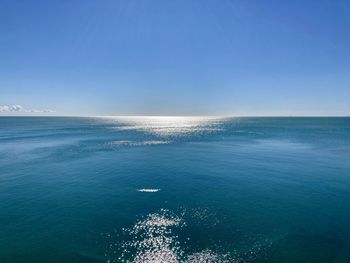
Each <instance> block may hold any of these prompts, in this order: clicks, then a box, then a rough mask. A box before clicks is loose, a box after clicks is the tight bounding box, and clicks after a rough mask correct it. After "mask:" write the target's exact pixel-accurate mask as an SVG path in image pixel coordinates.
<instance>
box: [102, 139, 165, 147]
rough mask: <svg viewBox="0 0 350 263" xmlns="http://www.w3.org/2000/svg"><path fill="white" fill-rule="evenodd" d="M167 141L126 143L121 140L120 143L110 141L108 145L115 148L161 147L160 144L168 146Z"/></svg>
mask: <svg viewBox="0 0 350 263" xmlns="http://www.w3.org/2000/svg"><path fill="white" fill-rule="evenodd" d="M169 143H170V142H169V141H154V140H153V141H152V140H151V141H127V140H121V141H111V142H109V143H108V144H109V145H116V146H146V145H161V144H169Z"/></svg>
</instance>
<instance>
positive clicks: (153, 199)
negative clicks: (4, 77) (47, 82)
mask: <svg viewBox="0 0 350 263" xmlns="http://www.w3.org/2000/svg"><path fill="white" fill-rule="evenodd" d="M0 201H1V206H0V262H2V263H4V262H87V263H89V262H110V263H111V262H239V263H245V262H251V263H253V262H276V263H277V262H278V263H281V262H308V263H310V262H317V263H322V262H344V263H345V262H350V118H181V117H178V118H165V117H163V118H159V117H158V118H157V117H148V118H145V117H133V118H127V117H124V118H121V117H120V118H54V117H51V118H45V117H35V118H34V117H23V118H22V117H2V118H0Z"/></svg>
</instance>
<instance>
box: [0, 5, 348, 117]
mask: <svg viewBox="0 0 350 263" xmlns="http://www.w3.org/2000/svg"><path fill="white" fill-rule="evenodd" d="M6 105H7V106H6ZM12 105H21V106H22V107H23V109H26V110H23V111H22V110H21V109H22V108H20V109H19V110H16V109H18V108H13V107H14V106H12ZM11 107H12V108H11ZM1 109H2V112H0V114H3V115H4V114H12V113H13V112H14V114H19V113H20V112H22V113H25V114H31V112H33V111H34V110H32V109H37V112H36V113H35V114H38V113H40V112H41V111H42V109H52V110H54V111H56V112H55V114H56V115H350V1H348V0H339V1H336V0H335V1H330V0H327V1H324V0H309V1H307V0H303V1H298V0H290V1H261V0H256V1H253V0H242V1H235V0H231V1H229V0H210V1H207V0H176V1H175V0H95V1H91V0H81V1H78V0H67V1H66V0H59V1H47V0H43V1H39V0H33V1H27V0H22V1H18V0H0V111H1ZM11 109H12V110H11Z"/></svg>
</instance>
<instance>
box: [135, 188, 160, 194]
mask: <svg viewBox="0 0 350 263" xmlns="http://www.w3.org/2000/svg"><path fill="white" fill-rule="evenodd" d="M137 191H138V192H143V193H156V192H159V191H160V189H159V188H142V189H137Z"/></svg>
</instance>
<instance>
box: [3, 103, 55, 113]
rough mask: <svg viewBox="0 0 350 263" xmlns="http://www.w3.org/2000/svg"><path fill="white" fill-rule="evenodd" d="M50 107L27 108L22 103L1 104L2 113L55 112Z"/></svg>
mask: <svg viewBox="0 0 350 263" xmlns="http://www.w3.org/2000/svg"><path fill="white" fill-rule="evenodd" d="M53 112H55V111H53V110H50V109H44V110H41V109H27V108H24V107H23V106H21V105H0V113H53Z"/></svg>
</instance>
